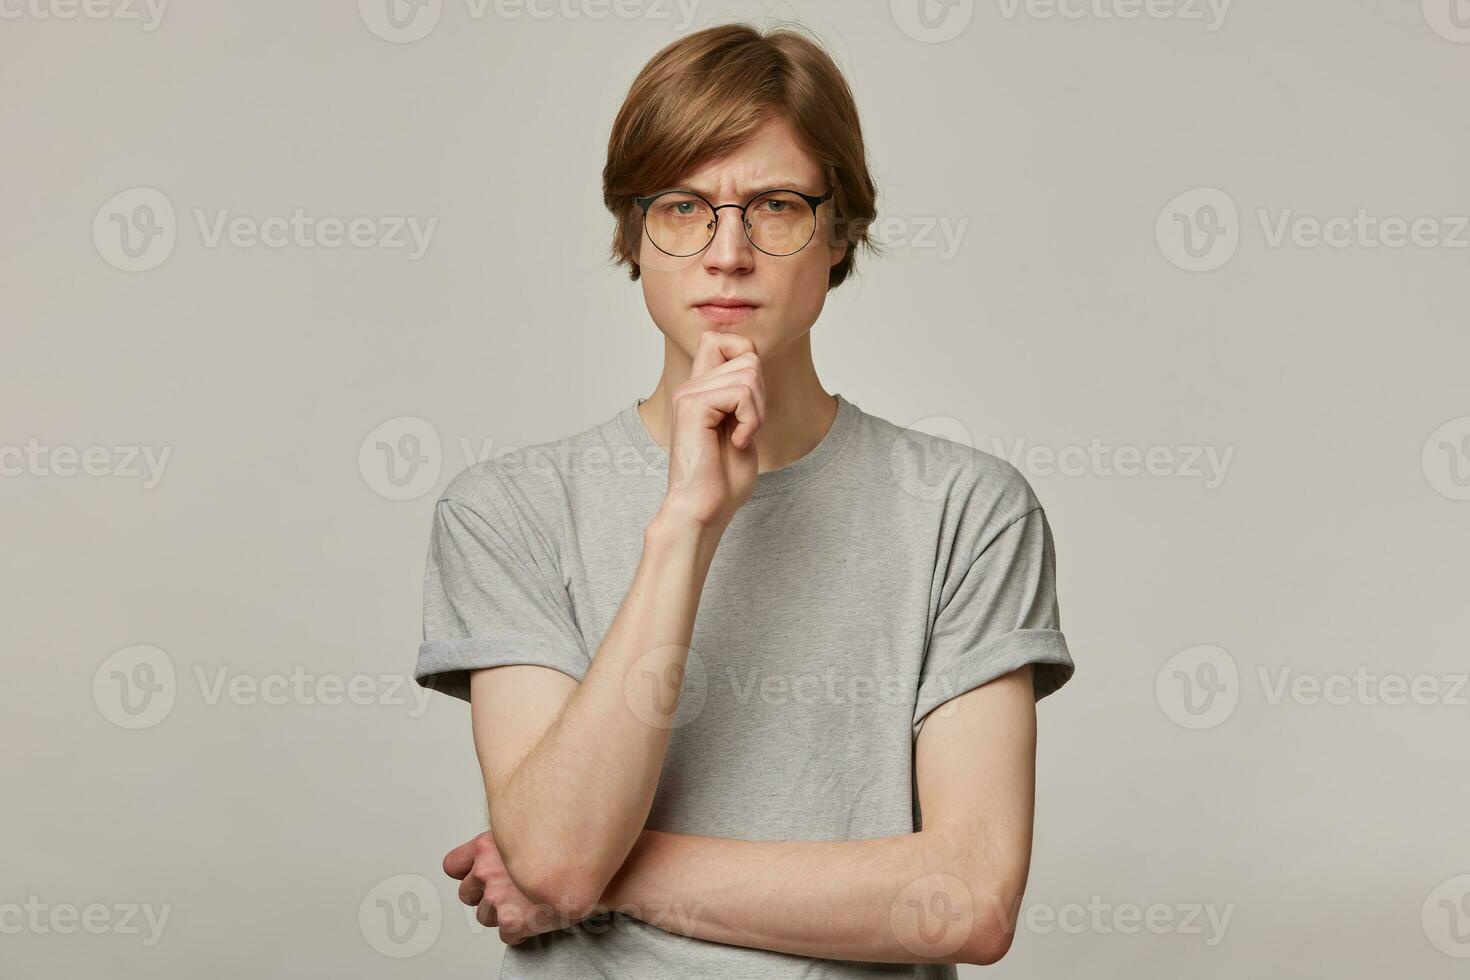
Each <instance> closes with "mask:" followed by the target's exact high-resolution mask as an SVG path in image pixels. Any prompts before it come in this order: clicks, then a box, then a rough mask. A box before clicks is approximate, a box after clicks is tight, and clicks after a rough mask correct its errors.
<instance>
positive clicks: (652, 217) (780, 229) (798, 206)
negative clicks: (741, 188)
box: [634, 188, 832, 258]
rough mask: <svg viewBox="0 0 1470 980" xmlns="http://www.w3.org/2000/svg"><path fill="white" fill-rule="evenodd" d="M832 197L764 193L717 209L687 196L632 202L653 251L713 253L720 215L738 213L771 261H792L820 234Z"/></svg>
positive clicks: (684, 254) (688, 193)
mask: <svg viewBox="0 0 1470 980" xmlns="http://www.w3.org/2000/svg"><path fill="white" fill-rule="evenodd" d="M831 197H832V191H830V190H829V191H828V192H827V193H825V194H823V195H822V196H821V197H813V196H812V195H810V194H803V193H802V192H801V191H793V190H786V189H784V188H783V189H779V190H769V191H761V192H760V193H759V194H757V195H756V196H755V197H753V198H751V199H750V200H749V201H748V202H746V203H745V204H743V205H741V204H721V205H720V206H719V207H715V206H714V205H713V204H711V203H710V202H709V201H707V200H705V199H704V198H703V197H702V196H700V195H699V194H696V193H695V192H694V191H689V190H672V191H661V192H660V193H658V194H653V195H651V196H649V197H638V198H634V201H635V202H636V203H637V204H638V206H639V207H640V208H642V209H643V230H644V232H645V233H646V234H647V235H648V240H649V241H650V242H653V245H654V247H655V248H657V249H658V250H659V251H660V252H663V253H665V254H666V255H672V256H675V257H676V258H685V257H687V256H690V255H697V254H699V253H700V252H702V251H704V250H705V249H706V248H708V247H709V243H710V242H712V241H714V240H715V233H716V232H717V231H718V230H719V221H720V211H721V210H722V209H724V208H736V209H738V210H739V211H740V219H741V220H740V223H741V225H742V226H743V227H744V228H745V236H746V237H747V238H748V239H750V244H752V245H754V246H755V247H756V248H758V249H760V250H761V251H762V252H765V253H766V254H767V255H794V254H796V253H797V252H800V251H801V250H802V249H803V248H806V246H807V243H808V242H810V241H811V240H812V236H813V235H814V234H816V230H817V208H818V207H819V206H820V205H821V204H822V203H823V202H825V201H827V200H829V199H830V198H831Z"/></svg>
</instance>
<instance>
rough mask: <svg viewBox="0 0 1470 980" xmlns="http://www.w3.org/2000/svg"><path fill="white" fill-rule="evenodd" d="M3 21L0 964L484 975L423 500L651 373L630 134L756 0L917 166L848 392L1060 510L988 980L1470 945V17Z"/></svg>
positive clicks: (1296, 3)
mask: <svg viewBox="0 0 1470 980" xmlns="http://www.w3.org/2000/svg"><path fill="white" fill-rule="evenodd" d="M1457 3H1458V5H1457ZM0 13H3V17H4V23H3V25H0V72H3V81H4V91H5V97H4V99H3V100H0V158H3V161H4V168H5V181H4V184H3V189H0V195H3V198H4V207H3V218H4V220H3V221H0V243H3V263H0V267H3V270H4V272H3V276H4V290H3V301H0V302H3V307H0V308H3V322H4V327H3V330H4V334H3V336H4V348H3V356H0V464H3V467H4V473H3V476H0V499H3V522H4V533H3V552H4V556H5V561H4V563H3V576H4V577H3V580H0V587H3V589H0V592H3V595H4V603H5V610H4V619H3V622H4V637H5V640H4V642H5V666H6V668H7V670H6V674H7V683H6V684H5V685H4V693H3V694H0V702H3V706H4V708H3V713H0V718H3V721H0V726H3V738H4V744H5V745H6V747H7V751H6V752H5V757H6V762H5V765H4V769H3V772H4V777H3V779H4V785H3V789H0V796H3V799H4V804H3V806H0V840H3V841H4V844H3V848H0V974H3V975H4V976H6V977H42V976H56V977H63V976H65V977H83V976H94V977H156V978H185V977H197V976H200V975H208V976H211V977H220V978H224V977H231V978H234V977H239V978H258V977H353V978H363V977H424V976H442V977H452V976H487V975H491V976H493V975H494V970H495V969H496V966H495V964H496V963H497V961H498V959H499V957H500V954H501V949H502V947H501V945H500V943H499V941H498V939H497V937H496V935H495V932H494V930H490V931H485V930H482V929H480V928H479V927H478V926H476V925H475V923H474V922H473V919H472V917H471V915H470V912H469V910H467V909H464V908H462V907H461V906H460V905H459V903H458V901H457V899H456V897H455V885H456V883H455V882H452V881H451V880H449V879H448V878H446V877H445V876H444V875H443V874H442V873H441V871H440V868H439V863H440V859H441V858H442V856H443V854H444V853H445V851H446V850H448V849H449V848H450V847H451V846H453V845H455V844H458V843H459V842H461V841H463V840H465V839H467V838H469V837H470V836H472V835H474V834H475V833H477V832H478V831H480V830H482V829H484V824H483V819H484V795H483V790H482V787H481V783H480V775H479V772H478V770H477V767H476V764H475V759H474V753H473V747H472V742H471V738H470V731H469V724H468V712H467V711H466V709H465V706H464V705H463V704H462V703H458V702H454V701H451V700H449V699H447V698H445V697H442V696H439V695H435V696H433V697H428V696H427V695H426V694H425V693H424V692H422V691H421V690H419V689H417V688H416V686H415V685H413V684H412V683H405V678H406V677H407V675H408V674H409V672H410V671H411V670H412V667H413V663H414V659H415V654H416V649H417V644H418V642H419V639H420V625H421V623H420V603H421V588H422V581H423V571H424V558H425V554H426V548H427V544H428V530H429V520H430V516H431V511H432V506H433V502H434V500H435V498H436V496H437V493H438V492H439V491H440V490H441V489H442V488H443V486H444V484H445V483H446V482H447V481H448V480H449V479H450V477H452V476H453V475H454V474H455V473H456V472H458V471H459V470H460V469H462V468H463V467H464V466H465V465H467V464H468V463H469V462H471V461H473V460H475V459H479V458H483V457H485V456H487V455H493V454H494V453H496V452H499V451H503V450H504V449H506V448H508V447H514V446H523V445H527V444H530V443H532V442H537V441H543V440H547V439H552V438H556V437H558V436H562V435H566V434H570V433H571V432H574V431H578V430H580V429H583V428H586V427H588V426H590V425H592V424H594V423H596V422H599V421H601V420H604V419H606V418H608V417H610V416H611V415H612V414H613V413H614V412H615V411H617V410H618V409H620V408H622V407H624V406H626V405H627V404H629V403H630V402H631V400H632V399H634V398H635V397H638V396H640V395H646V394H648V393H649V392H650V391H651V390H652V388H653V386H654V383H655V381H656V379H657V377H658V371H659V367H660V363H661V352H662V347H661V340H660V337H659V335H658V333H657V331H656V329H655V328H654V326H653V325H652V323H651V321H650V320H649V319H648V316H647V313H646V311H645V309H644V306H643V301H642V297H641V292H640V287H639V286H638V285H636V284H633V283H630V282H629V281H628V280H627V278H626V276H625V275H624V274H623V273H622V272H621V271H615V270H613V269H611V268H610V267H609V265H608V263H607V261H606V258H605V256H606V250H607V245H608V242H609V237H610V234H611V218H610V217H609V215H608V214H607V213H606V212H605V211H604V210H603V207H602V203H601V190H600V175H601V168H602V165H603V162H604V154H605V149H606V140H607V135H608V131H609V127H610V126H611V123H612V119H613V115H614V113H615V112H616V110H617V108H618V106H619V104H620V102H621V100H622V97H623V95H624V93H625V92H626V89H627V86H628V83H629V82H630V81H631V79H632V78H633V76H634V74H635V73H636V72H637V70H638V69H639V68H640V67H641V66H642V65H643V63H644V62H645V61H646V60H647V59H648V58H649V57H650V56H651V55H652V54H653V53H654V52H655V51H656V50H658V49H659V48H661V47H662V46H663V45H665V44H666V43H668V42H669V41H671V40H674V39H675V38H677V37H679V36H683V35H684V34H687V33H688V32H690V31H692V30H697V29H699V28H701V27H704V26H708V25H710V24H713V23H717V22H724V21H729V20H733V19H746V20H752V21H754V22H755V23H757V24H763V25H766V26H771V25H773V24H775V23H777V22H779V21H783V20H797V21H800V22H801V23H803V24H805V25H807V26H808V27H809V28H810V29H811V30H813V31H814V32H815V33H816V34H817V35H818V36H819V37H820V38H821V39H822V40H823V41H824V42H825V43H826V44H827V46H828V47H829V49H830V50H831V51H832V53H833V56H834V57H835V58H836V60H837V62H838V64H839V65H840V66H841V67H842V69H843V70H844V72H845V73H846V74H847V75H848V77H849V79H850V80H851V83H852V86H853V89H854V92H855V95H856V98H857V101H858V105H859V108H860V110H861V112H862V120H863V125H864V129H865V136H866V139H867V143H868V146H869V149H870V153H871V164H872V167H873V171H874V175H875V177H876V179H877V181H878V184H879V186H880V191H881V195H880V199H879V226H878V232H879V236H880V237H881V238H883V240H884V241H886V242H887V243H888V245H889V251H888V255H887V257H886V258H883V259H879V260H874V259H872V258H869V257H867V256H866V255H864V256H863V257H861V258H860V260H859V269H860V274H859V275H858V277H857V278H856V279H855V280H853V281H850V282H849V283H847V284H845V285H843V286H842V287H841V288H840V289H838V290H837V291H836V292H835V293H833V294H832V295H831V296H830V297H829V298H828V300H827V305H826V309H825V311H824V312H823V314H822V316H821V318H820V319H819V320H818V322H817V324H816V326H815V327H814V340H813V343H814V347H815V354H816V361H817V365H818V369H819V371H820V375H821V378H822V380H823V382H824V383H825V384H826V386H827V387H828V389H829V390H835V391H840V392H841V393H842V394H843V395H845V396H847V397H848V398H849V399H850V400H852V401H854V402H856V403H857V404H858V405H859V406H860V407H862V408H863V409H865V410H866V411H869V412H871V413H874V414H876V415H880V416H883V417H885V418H888V419H891V420H892V421H894V422H897V423H899V424H901V425H905V426H909V427H913V428H918V429H923V430H925V431H932V432H937V433H938V434H941V435H945V436H947V437H950V438H953V439H956V440H957V441H966V442H968V443H969V444H971V445H974V446H976V447H979V448H982V449H985V450H986V451H989V452H995V453H997V454H999V455H1003V456H1006V457H1007V458H1010V459H1012V460H1013V461H1014V462H1016V464H1017V465H1018V466H1019V467H1020V468H1021V469H1022V471H1023V472H1024V473H1025V474H1026V475H1027V476H1028V478H1029V479H1030V480H1031V482H1032V485H1033V486H1034V487H1035V489H1036V491H1037V494H1038V496H1039V497H1040V499H1041V500H1042V502H1043V504H1044V505H1045V506H1046V508H1047V512H1048V515H1049V517H1050V518H1051V521H1052V524H1053V526H1054V530H1055V533H1056V542H1057V556H1058V562H1059V564H1058V568H1059V579H1058V591H1059V596H1060V604H1061V614H1062V626H1063V629H1064V630H1065V632H1066V635H1067V637H1068V640H1069V643H1070V646H1071V650H1072V653H1073V656H1074V657H1075V659H1076V663H1077V675H1076V677H1075V678H1074V680H1073V681H1072V682H1071V683H1070V684H1068V685H1067V686H1066V687H1065V688H1064V689H1063V690H1062V691H1060V692H1059V693H1058V694H1057V695H1055V696H1054V697H1051V698H1048V699H1047V700H1045V701H1043V702H1042V703H1041V704H1040V705H1039V706H1038V714H1039V719H1040V741H1039V756H1038V786H1037V823H1036V838H1035V854H1034V860H1033V863H1032V870H1031V877H1030V882H1029V887H1028V891H1027V896H1026V903H1025V911H1024V915H1023V918H1022V920H1021V923H1020V928H1019V935H1018V937H1017V940H1016V943H1015V946H1014V947H1013V949H1012V951H1011V953H1010V955H1009V956H1007V957H1006V958H1005V960H1003V961H1002V962H1001V963H1000V964H998V965H997V966H995V967H993V968H991V970H990V971H989V972H990V974H993V975H996V976H1002V977H1016V978H1030V977H1034V978H1043V977H1070V976H1084V975H1085V976H1089V977H1114V976H1116V977H1173V976H1188V977H1193V978H1198V980H1207V978H1235V977H1240V976H1332V977H1339V978H1370V977H1372V978H1376V977H1381V976H1384V975H1390V974H1391V975H1399V976H1412V977H1415V978H1431V977H1451V976H1461V975H1463V972H1464V970H1465V969H1466V968H1467V959H1466V958H1467V957H1470V897H1467V896H1470V877H1467V876H1470V851H1467V850H1466V838H1465V827H1466V812H1467V807H1470V780H1467V779H1466V771H1465V762H1464V759H1465V756H1464V747H1465V744H1466V741H1467V739H1466V735H1467V732H1470V706H1467V696H1470V691H1467V690H1466V688H1465V686H1464V677H1465V671H1466V670H1467V656H1466V652H1467V643H1466V637H1467V633H1470V630H1467V626H1470V620H1467V608H1470V606H1467V603H1466V601H1465V596H1466V592H1467V585H1470V575H1467V568H1466V554H1467V549H1466V541H1467V532H1470V499H1467V498H1470V381H1467V365H1470V338H1467V330H1466V326H1467V323H1466V299H1467V291H1466V286H1467V283H1470V231H1467V229H1466V218H1465V216H1466V215H1467V214H1470V190H1467V188H1470V184H1467V182H1466V179H1465V173H1466V171H1465V161H1466V160H1467V159H1470V133H1467V126H1466V121H1465V120H1466V116H1465V110H1464V95H1465V92H1466V88H1467V82H1470V5H1467V4H1466V3H1465V2H1464V0H1426V3H1425V4H1423V5H1422V6H1421V4H1420V3H1419V2H1418V0H1398V2H1393V3H1390V2H1387V0H1377V2H1363V3H1355V4H1346V3H1340V2H1329V0H1291V2H1282V0H1275V2H1269V3H1268V2H1263V0H1237V2H1234V3H1231V4H1221V3H1218V2H1217V3H1215V4H1214V5H1211V4H1210V3H1209V2H1206V0H1150V2H1148V3H1143V2H1136V0H1057V2H1045V0H1031V2H1027V0H975V2H973V3H972V2H970V0H962V2H957V3H952V4H948V5H944V4H939V3H932V2H930V3H927V6H925V7H923V8H920V7H919V5H918V3H917V2H914V0H908V2H904V0H893V2H892V3H891V4H890V3H887V2H883V0H871V2H865V3H852V2H844V3H838V2H835V0H832V2H798V3H786V4H780V5H768V4H754V3H698V4H694V5H693V6H689V5H685V6H683V7H681V6H680V5H679V4H677V3H675V2H673V0H659V2H652V0H649V2H633V0H629V2H626V3H621V4H611V3H594V2H592V0H556V2H555V3H552V2H551V0H540V2H534V0H524V2H510V0H505V2H500V3H495V2H491V3H488V4H486V3H480V2H477V0H442V3H441V2H440V0H428V2H426V3H424V4H421V5H419V6H413V5H409V4H406V3H402V2H399V0H395V2H394V4H393V5H391V6H390V5H389V3H388V2H386V0H382V2H379V0H362V2H361V3H357V4H355V3H352V2H337V3H299V2H287V0H269V2H266V0H256V2H251V3H236V4H224V3H202V2H196V3H183V2H180V3H177V4H170V5H167V6H166V7H165V8H162V9H159V8H158V6H157V2H156V0H155V3H154V5H153V6H151V7H150V6H149V5H148V4H146V3H144V2H143V0H131V2H126V3H125V2H122V0H92V2H91V3H89V4H87V5H83V4H81V3H75V2H69V0H4V2H3V3H0ZM537 229H544V230H541V231H538V230H537ZM833 587H834V588H841V587H842V583H840V582H834V583H833ZM757 612H758V611H757ZM961 973H962V975H968V976H979V975H980V970H979V968H974V967H966V968H962V969H961Z"/></svg>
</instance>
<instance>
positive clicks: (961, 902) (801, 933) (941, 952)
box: [599, 830, 1020, 963]
mask: <svg viewBox="0 0 1470 980" xmlns="http://www.w3.org/2000/svg"><path fill="white" fill-rule="evenodd" d="M976 853H977V849H976V848H975V847H973V846H971V845H969V844H967V843H966V842H965V841H964V840H962V839H961V838H960V837H958V836H957V835H953V834H942V833H939V832H937V831H925V832H919V833H914V834H905V835H900V836H895V837H882V838H874V839H869V840H856V841H744V840H730V839H725V838H719V837H703V836H697V835H688V834H671V833H665V832H661V831H654V830H645V831H644V832H643V833H642V834H641V835H640V837H639V839H638V842H637V844H635V845H634V847H633V849H632V851H631V852H630V853H629V855H628V858H627V860H626V861H625V862H624V864H623V866H622V868H621V869H620V870H619V871H618V873H617V875H615V876H614V877H613V879H612V881H611V882H610V883H609V885H608V888H607V890H606V891H605V892H604V893H603V898H602V901H601V902H600V903H599V907H600V908H605V909H608V910H611V911H614V912H624V913H626V914H628V915H631V916H633V917H634V918H638V919H642V920H644V921H647V922H650V923H651V924H653V925H656V926H657V927H658V928H660V929H663V930H665V931H667V932H675V933H680V934H683V935H690V936H694V937H697V938H699V939H706V940H710V941H712V942H720V943H727V944H731V945H735V946H749V947H755V948H758V949H767V950H773V951H775V952H782V953H792V954H796V955H800V956H813V957H819V958H823V959H842V960H859V961H867V962H885V963H918V962H947V963H990V962H994V961H995V960H997V959H999V958H1000V956H1001V955H1003V954H1004V952H1005V948H1006V947H1007V946H1008V945H1009V939H1010V935H1011V934H1012V933H1013V932H1014V908H1015V907H1017V906H1018V905H1019V897H1020V896H1019V894H1017V895H1014V896H1013V898H1012V899H1011V900H1009V901H1008V900H1006V899H1004V898H1002V897H1001V896H1002V895H1003V894H1004V893H1005V891H1006V889H1007V888H1008V887H1014V886H1007V885H1006V884H1004V883H1001V882H999V881H996V880H994V879H993V878H989V879H988V876H987V874H986V872H985V870H984V868H983V867H980V866H979V865H978V864H977V862H976ZM987 879H988V880H987ZM1017 890H1018V889H1017Z"/></svg>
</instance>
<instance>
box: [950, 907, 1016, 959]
mask: <svg viewBox="0 0 1470 980" xmlns="http://www.w3.org/2000/svg"><path fill="white" fill-rule="evenodd" d="M1015 938H1016V933H1015V930H1013V929H1005V928H1003V927H1002V925H1001V924H999V923H986V922H985V921H984V919H983V918H982V920H981V922H980V923H979V924H977V925H976V927H975V928H974V929H972V930H971V932H970V938H969V941H968V942H966V943H965V945H964V947H963V948H962V949H961V950H960V957H961V958H960V962H962V963H968V964H971V965H974V966H993V965H994V964H996V963H999V962H1000V961H1001V959H1003V958H1004V957H1005V955H1006V953H1008V952H1010V949H1011V941H1012V940H1014V939H1015Z"/></svg>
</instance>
